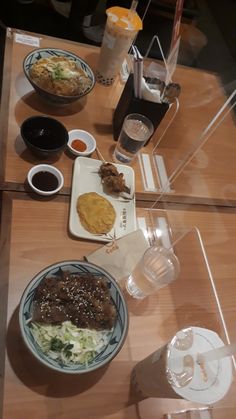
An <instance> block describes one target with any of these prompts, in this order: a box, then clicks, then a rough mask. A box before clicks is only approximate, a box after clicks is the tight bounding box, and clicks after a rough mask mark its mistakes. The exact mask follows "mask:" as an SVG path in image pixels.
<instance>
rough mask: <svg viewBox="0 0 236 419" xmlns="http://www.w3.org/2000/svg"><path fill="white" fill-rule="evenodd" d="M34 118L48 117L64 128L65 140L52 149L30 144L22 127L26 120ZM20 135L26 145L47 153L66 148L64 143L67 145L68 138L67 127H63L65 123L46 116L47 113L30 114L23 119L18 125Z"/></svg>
mask: <svg viewBox="0 0 236 419" xmlns="http://www.w3.org/2000/svg"><path fill="white" fill-rule="evenodd" d="M35 119H49V120H51V121H53V122H56V123H57V124H58V125H59V126H60V127H61V128H62V129H63V130H64V133H65V137H66V138H65V140H64V143H63V144H62V145H60V146H59V147H57V148H53V149H47V148H41V147H38V146H37V145H35V144H32V143H31V142H30V141H29V140H28V139H27V138H26V137H25V135H23V128H24V126H25V124H27V122H30V121H31V120H35ZM20 135H21V138H22V140H23V141H24V143H25V144H26V145H27V147H32V148H34V149H35V150H37V151H38V152H41V153H48V154H51V153H52V154H53V153H56V152H57V151H60V150H64V149H65V148H66V145H67V143H68V140H69V132H68V130H67V128H66V127H65V125H64V124H63V123H62V122H61V121H59V120H58V119H56V118H53V117H51V116H47V115H32V116H29V117H28V118H26V119H24V121H23V122H22V124H21V126H20Z"/></svg>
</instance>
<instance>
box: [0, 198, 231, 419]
mask: <svg viewBox="0 0 236 419" xmlns="http://www.w3.org/2000/svg"><path fill="white" fill-rule="evenodd" d="M69 203H70V202H69V197H66V196H57V197H55V198H54V199H53V200H51V201H43V200H37V199H32V198H31V197H30V196H28V195H27V194H25V193H23V192H3V207H2V230H1V260H0V262H1V263H0V266H1V295H0V296H1V308H2V310H1V312H2V316H1V331H2V334H1V336H3V335H4V329H5V326H6V325H7V330H6V348H4V346H3V345H2V346H1V375H2V379H1V384H2V387H1V391H2V397H3V400H2V406H3V418H4V419H12V418H17V419H23V418H25V417H26V416H28V415H29V416H34V418H35V419H39V418H40V419H51V418H55V417H56V418H58V419H60V418H61V419H65V418H67V419H77V418H78V417H79V418H80V417H86V418H88V419H94V418H106V419H124V418H127V419H128V418H129V419H140V418H141V419H146V418H151V419H152V418H153V419H154V418H155V419H156V418H158V419H159V418H160V419H161V418H162V417H163V414H164V413H168V412H173V411H176V410H179V409H180V408H189V407H191V406H192V404H191V403H188V402H184V401H177V400H170V399H166V400H164V399H147V400H143V401H137V399H136V398H135V397H131V395H130V394H129V378H130V373H131V370H132V368H133V366H134V365H135V364H136V362H138V361H139V360H141V359H142V358H144V357H145V356H147V355H148V354H150V353H151V352H153V351H154V350H155V349H157V348H158V347H160V346H161V345H162V344H164V343H165V342H166V341H168V339H170V337H171V336H173V335H174V334H175V332H176V331H177V330H179V329H180V328H182V327H186V326H189V325H199V326H203V327H209V328H212V329H214V330H216V331H218V333H219V334H220V335H221V336H222V338H223V339H224V340H225V339H226V337H225V333H224V328H223V326H222V322H221V318H220V316H219V310H218V307H217V305H216V301H215V296H214V292H213V288H212V285H211V282H210V280H209V275H208V271H207V267H206V264H205V262H204V258H203V256H202V250H201V246H200V244H199V243H200V242H199V239H198V237H197V236H196V235H195V233H194V232H193V233H189V234H188V235H187V236H186V237H185V239H183V240H181V241H180V242H179V243H178V244H177V245H176V247H175V251H176V254H177V256H178V257H179V260H180V264H181V274H180V277H179V279H178V281H176V282H174V283H173V284H171V285H170V286H168V287H165V288H163V289H162V290H160V291H159V292H158V293H157V294H156V295H153V296H151V297H149V298H147V299H145V300H143V301H141V302H137V301H135V300H134V299H133V298H131V297H129V296H127V294H125V298H126V300H127V304H128V309H129V313H130V325H129V333H128V336H127V338H126V341H125V344H124V346H123V348H122V350H121V351H120V353H119V354H118V355H117V357H116V358H115V359H114V360H113V361H112V362H111V363H110V364H109V366H108V367H107V368H104V369H101V370H97V371H96V372H94V373H91V374H88V375H83V376H82V377H80V376H78V377H71V376H69V377H68V376H66V375H60V374H58V373H56V372H53V371H50V370H49V369H47V368H45V367H43V366H41V365H40V364H38V362H36V361H35V360H34V358H33V357H32V356H31V355H30V354H29V353H28V351H27V349H26V347H25V346H24V344H23V342H22V340H21V336H20V332H19V325H18V317H17V316H18V310H17V307H18V304H19V301H20V298H21V295H22V292H23V290H24V288H25V287H26V285H27V284H28V283H29V281H30V280H31V278H32V277H33V276H34V275H35V274H36V273H38V272H39V271H40V270H41V269H42V268H44V267H45V266H47V265H50V264H52V263H54V262H57V261H61V260H69V259H81V258H83V257H84V256H85V255H88V254H89V253H90V252H92V251H93V250H95V249H96V248H98V247H99V246H101V243H98V242H93V241H86V240H78V239H76V238H74V237H72V236H70V235H69V234H68V213H69ZM159 214H160V215H161V216H162V217H163V216H164V217H166V220H169V223H170V227H171V230H172V234H173V237H174V238H176V237H179V235H180V234H182V233H185V232H186V231H188V230H189V228H190V229H191V228H192V227H193V226H194V225H196V226H197V227H199V228H201V234H202V238H203V241H204V244H205V246H206V251H207V254H208V259H209V262H210V263H211V265H212V266H213V267H214V269H213V276H215V280H216V287H217V290H218V294H219V297H220V299H221V301H222V307H223V310H224V312H226V323H227V328H228V330H229V335H231V334H232V336H233V337H234V336H235V330H234V324H235V315H236V313H235V306H234V304H233V302H234V301H235V286H234V287H232V281H233V274H234V272H235V268H236V266H235V264H236V262H235V258H234V250H233V248H235V247H233V244H234V245H235V240H236V239H235V236H234V237H232V236H231V231H232V230H231V222H232V216H233V214H232V213H231V212H230V211H229V210H222V212H221V213H219V214H218V215H216V217H215V218H214V217H213V218H212V216H211V214H210V213H208V212H207V211H204V208H197V209H195V210H194V211H193V212H191V211H187V210H186V209H185V208H183V209H181V207H179V208H173V209H171V208H169V209H168V211H164V212H163V211H159V210H158V211H152V213H151V214H150V213H149V212H148V211H147V210H145V209H142V208H140V209H137V216H138V219H140V218H142V219H144V220H145V222H146V225H147V227H150V228H153V226H154V225H155V223H156V221H157V217H158V216H159ZM234 215H235V214H234ZM230 237H231V238H230ZM222 247H223V250H222ZM222 251H223V256H222V257H223V258H225V261H227V262H228V263H227V272H226V271H225V272H224V269H223V267H222V266H221V261H220V260H219V255H222ZM121 285H122V284H121ZM4 315H5V316H4ZM234 391H235V389H234V385H233V386H232V388H231V391H230V393H229V395H228V397H227V398H226V399H225V400H223V402H222V403H220V406H221V407H222V406H223V407H224V409H225V408H226V407H230V408H231V410H232V411H233V412H235V410H234V407H235V403H234V398H235V397H234V394H235V393H234ZM219 412H220V411H217V413H218V414H219ZM224 412H225V410H224ZM224 414H225V413H224ZM218 417H220V418H223V416H218ZM228 417H229V418H232V419H233V417H234V416H228Z"/></svg>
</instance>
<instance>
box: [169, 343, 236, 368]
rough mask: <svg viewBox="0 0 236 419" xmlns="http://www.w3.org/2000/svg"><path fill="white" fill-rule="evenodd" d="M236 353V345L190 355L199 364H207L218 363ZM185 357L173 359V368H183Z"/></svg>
mask: <svg viewBox="0 0 236 419" xmlns="http://www.w3.org/2000/svg"><path fill="white" fill-rule="evenodd" d="M235 353H236V343H232V344H229V345H224V346H220V347H219V348H215V349H210V350H209V351H206V352H202V353H198V354H195V355H194V354H189V356H190V357H191V358H192V360H193V359H196V362H197V363H198V364H205V363H207V362H209V361H217V360H219V359H221V358H225V357H227V356H232V355H234V354H235ZM183 360H184V357H177V358H172V359H171V366H172V368H181V367H182V366H183Z"/></svg>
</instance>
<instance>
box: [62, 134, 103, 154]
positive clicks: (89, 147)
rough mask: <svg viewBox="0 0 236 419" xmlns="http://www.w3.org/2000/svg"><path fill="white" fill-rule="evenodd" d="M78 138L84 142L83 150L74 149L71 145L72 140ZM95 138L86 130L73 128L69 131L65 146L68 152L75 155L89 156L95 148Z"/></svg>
mask: <svg viewBox="0 0 236 419" xmlns="http://www.w3.org/2000/svg"><path fill="white" fill-rule="evenodd" d="M75 140H80V141H82V143H84V144H85V146H86V149H85V150H84V151H82V150H79V149H75V148H74V147H73V141H75ZM96 145H97V144H96V140H95V138H94V137H93V136H92V134H90V133H89V132H88V131H84V130H82V129H73V130H71V131H69V140H68V143H67V147H68V148H69V150H70V152H71V153H72V154H74V155H75V156H83V157H86V156H89V155H90V154H92V153H93V152H94V151H95V150H96Z"/></svg>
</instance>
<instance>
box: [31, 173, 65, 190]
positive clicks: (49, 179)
mask: <svg viewBox="0 0 236 419" xmlns="http://www.w3.org/2000/svg"><path fill="white" fill-rule="evenodd" d="M32 184H33V185H34V186H35V188H37V189H39V190H40V191H45V192H49V191H54V190H55V189H57V187H58V185H59V182H58V179H57V177H56V176H55V175H54V174H53V173H51V172H47V171H41V172H37V173H35V174H34V175H33V177H32Z"/></svg>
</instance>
